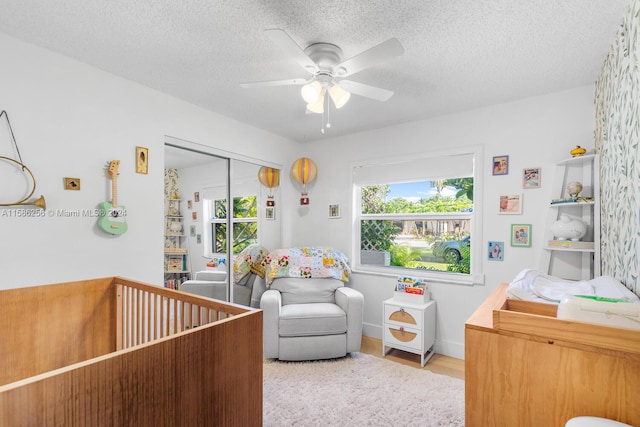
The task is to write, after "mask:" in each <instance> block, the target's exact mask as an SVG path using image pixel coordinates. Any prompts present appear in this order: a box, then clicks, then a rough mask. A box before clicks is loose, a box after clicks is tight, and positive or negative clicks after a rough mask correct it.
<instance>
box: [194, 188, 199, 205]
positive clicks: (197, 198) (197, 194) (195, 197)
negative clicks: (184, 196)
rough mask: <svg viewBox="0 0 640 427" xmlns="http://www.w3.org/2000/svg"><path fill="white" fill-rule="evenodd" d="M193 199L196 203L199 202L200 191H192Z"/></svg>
mask: <svg viewBox="0 0 640 427" xmlns="http://www.w3.org/2000/svg"><path fill="white" fill-rule="evenodd" d="M193 201H194V202H196V203H200V193H199V192H197V191H196V192H195V193H193Z"/></svg>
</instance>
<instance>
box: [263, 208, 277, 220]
mask: <svg viewBox="0 0 640 427" xmlns="http://www.w3.org/2000/svg"><path fill="white" fill-rule="evenodd" d="M264 217H265V218H266V219H268V220H271V221H272V220H275V219H276V208H275V207H274V206H269V207H267V208H266V209H265V211H264Z"/></svg>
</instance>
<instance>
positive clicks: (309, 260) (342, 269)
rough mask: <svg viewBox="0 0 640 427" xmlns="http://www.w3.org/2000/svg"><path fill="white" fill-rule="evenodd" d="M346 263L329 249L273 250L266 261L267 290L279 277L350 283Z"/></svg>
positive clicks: (333, 250) (318, 247)
mask: <svg viewBox="0 0 640 427" xmlns="http://www.w3.org/2000/svg"><path fill="white" fill-rule="evenodd" d="M348 262H349V259H348V258H347V257H346V256H345V254H343V253H342V252H340V251H339V250H337V249H334V248H332V247H321V246H312V247H295V248H286V249H276V250H274V251H272V252H271V253H270V254H269V255H268V256H267V259H266V271H265V280H266V283H267V287H269V286H271V283H272V282H273V279H276V278H278V277H297V278H302V279H309V278H332V279H338V280H342V281H343V282H345V283H346V282H348V281H349V276H350V275H351V269H350V268H349V264H348Z"/></svg>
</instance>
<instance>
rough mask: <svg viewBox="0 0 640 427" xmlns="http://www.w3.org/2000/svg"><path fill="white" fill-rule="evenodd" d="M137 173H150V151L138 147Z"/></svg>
mask: <svg viewBox="0 0 640 427" xmlns="http://www.w3.org/2000/svg"><path fill="white" fill-rule="evenodd" d="M136 173H143V174H147V173H149V149H148V148H147V147H136Z"/></svg>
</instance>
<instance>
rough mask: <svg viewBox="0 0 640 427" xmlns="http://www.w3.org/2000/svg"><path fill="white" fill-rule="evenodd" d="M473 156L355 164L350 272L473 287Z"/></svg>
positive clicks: (476, 266)
mask: <svg viewBox="0 0 640 427" xmlns="http://www.w3.org/2000/svg"><path fill="white" fill-rule="evenodd" d="M478 151H479V149H464V150H461V151H458V152H453V153H438V154H431V155H428V157H426V156H424V157H423V158H416V157H415V156H413V157H412V158H410V159H409V158H403V159H393V160H389V159H384V160H380V161H379V162H370V163H367V164H361V165H355V166H354V167H353V183H354V193H353V194H354V206H355V209H354V212H355V220H356V221H355V228H356V230H355V233H354V235H355V236H356V238H355V239H354V240H355V241H354V255H355V256H354V258H355V260H356V270H363V271H376V272H381V273H387V274H395V275H404V274H406V275H416V276H420V277H425V278H430V277H431V278H433V279H436V278H437V280H439V281H451V282H458V283H473V282H479V281H481V280H479V273H480V271H479V270H480V266H481V257H480V254H479V253H477V252H480V250H481V249H480V248H481V246H480V245H478V244H474V242H475V240H477V239H476V236H478V235H479V233H478V232H477V231H476V230H479V229H480V226H479V221H478V217H479V216H478V214H477V213H476V212H477V206H476V205H477V203H474V193H475V194H479V188H478V184H479V180H478V179H477V178H476V177H475V176H474V170H475V169H474V166H475V159H476V158H478V157H479V152H478Z"/></svg>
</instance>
